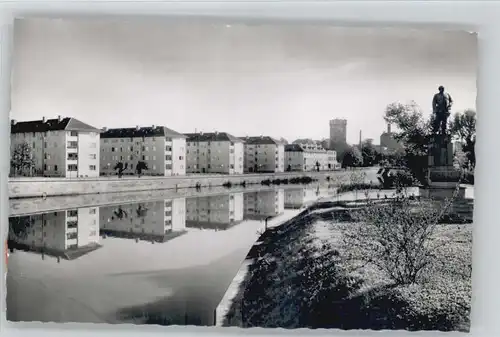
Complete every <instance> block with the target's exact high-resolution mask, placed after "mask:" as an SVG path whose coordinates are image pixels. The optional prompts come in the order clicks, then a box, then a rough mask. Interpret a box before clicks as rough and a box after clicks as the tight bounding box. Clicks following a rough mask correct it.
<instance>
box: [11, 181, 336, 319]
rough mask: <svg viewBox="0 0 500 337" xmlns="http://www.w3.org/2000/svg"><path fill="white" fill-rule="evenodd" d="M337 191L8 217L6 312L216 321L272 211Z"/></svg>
mask: <svg viewBox="0 0 500 337" xmlns="http://www.w3.org/2000/svg"><path fill="white" fill-rule="evenodd" d="M334 194H335V189H333V188H332V187H328V186H314V185H308V186H296V187H291V186H289V187H287V188H286V189H283V188H275V189H273V190H262V191H252V192H235V193H231V192H229V193H224V194H218V195H207V196H203V195H200V196H197V197H188V198H171V199H164V200H157V199H155V200H147V199H145V200H142V201H141V202H135V203H124V204H113V205H103V206H91V207H79V208H78V207H76V208H72V209H67V208H64V207H61V209H60V210H55V211H51V212H45V213H40V212H37V214H31V215H29V214H27V215H23V216H16V217H11V218H9V249H10V256H9V261H8V265H9V267H8V274H7V319H8V320H11V321H41V322H91V323H137V324H161V325H173V324H175V325H186V324H188V325H209V326H210V325H213V324H214V319H215V308H216V307H217V305H218V304H219V302H220V301H221V299H222V297H223V296H224V293H225V291H226V290H227V287H228V286H229V284H230V283H231V281H232V279H233V278H234V276H235V275H236V273H237V271H238V269H239V267H240V264H241V263H242V261H243V260H244V258H245V256H246V254H247V253H248V250H249V249H250V248H251V246H252V245H253V243H254V242H255V240H256V239H257V238H258V236H259V235H260V233H262V231H263V230H264V227H265V225H266V219H267V225H268V226H276V225H279V224H280V223H282V222H284V221H286V220H288V219H290V218H292V217H293V216H295V215H296V214H298V213H299V212H300V208H301V207H303V206H304V205H307V204H308V203H311V202H314V201H315V200H317V199H318V198H322V197H329V196H332V195H334Z"/></svg>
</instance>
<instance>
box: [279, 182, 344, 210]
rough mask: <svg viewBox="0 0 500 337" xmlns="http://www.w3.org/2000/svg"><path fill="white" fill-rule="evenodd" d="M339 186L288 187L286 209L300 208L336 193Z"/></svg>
mask: <svg viewBox="0 0 500 337" xmlns="http://www.w3.org/2000/svg"><path fill="white" fill-rule="evenodd" d="M336 191H337V188H336V187H333V186H331V185H328V186H315V187H309V186H308V187H304V188H296V189H295V188H294V189H287V190H286V191H285V209H298V208H301V207H304V206H307V205H308V204H310V203H313V202H315V201H316V200H318V199H319V198H325V197H329V196H333V195H335V194H336Z"/></svg>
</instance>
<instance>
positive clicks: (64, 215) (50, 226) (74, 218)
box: [9, 207, 101, 260]
mask: <svg viewBox="0 0 500 337" xmlns="http://www.w3.org/2000/svg"><path fill="white" fill-rule="evenodd" d="M9 227H10V228H9V241H10V244H9V247H12V248H15V249H19V250H25V251H32V252H38V253H42V252H43V253H44V254H46V255H49V256H55V257H60V258H63V259H67V260H72V259H75V258H78V257H80V256H82V255H85V254H87V253H89V252H91V251H93V250H96V249H98V248H100V247H101V246H100V245H99V208H98V207H82V208H79V209H72V210H66V211H57V212H50V213H44V214H37V215H29V216H22V217H12V218H10V219H9Z"/></svg>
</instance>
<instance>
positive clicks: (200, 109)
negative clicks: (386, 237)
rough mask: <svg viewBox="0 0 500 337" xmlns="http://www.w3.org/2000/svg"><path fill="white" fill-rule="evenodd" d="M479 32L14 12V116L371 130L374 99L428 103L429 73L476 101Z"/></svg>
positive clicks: (175, 125)
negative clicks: (336, 121)
mask: <svg viewBox="0 0 500 337" xmlns="http://www.w3.org/2000/svg"><path fill="white" fill-rule="evenodd" d="M476 44H477V40H476V36H475V35H474V34H469V33H467V32H445V31H438V30H418V31H417V30H406V29H401V28H397V29H396V28H393V29H381V28H373V29H369V28H341V27H328V26H302V25H283V24H281V25H255V24H253V25H243V24H237V25H234V24H232V25H230V26H228V25H226V24H224V23H221V24H217V25H215V24H210V23H206V22H203V23H202V22H193V21H190V22H187V21H186V22H179V21H176V22H173V21H165V20H164V21H159V20H156V21H155V20H151V19H150V20H148V21H144V20H129V21H125V20H122V21H111V20H109V19H107V20H104V19H101V20H99V21H98V20H86V21H84V20H75V19H71V20H61V19H52V20H49V19H29V20H20V21H18V22H17V23H16V26H15V40H14V47H15V50H14V52H15V54H14V55H15V56H14V67H13V90H12V117H13V118H15V119H17V120H31V119H40V118H41V117H42V116H46V117H48V118H54V117H55V116H57V115H63V116H72V117H76V118H78V119H80V120H82V121H84V122H86V123H89V124H92V125H94V126H96V127H103V126H106V127H108V128H109V127H127V126H135V125H143V126H146V125H152V124H155V125H165V126H168V127H170V128H172V129H174V130H176V131H179V132H193V131H194V130H195V129H197V130H198V131H205V132H210V131H215V130H217V131H225V132H229V133H231V134H234V135H236V136H245V135H261V134H263V135H270V136H274V137H285V138H286V139H288V140H289V141H293V140H295V139H297V138H314V139H320V138H326V137H328V136H329V127H328V122H329V120H330V119H333V118H336V117H340V118H347V120H348V124H347V128H348V133H347V135H348V141H349V142H352V143H357V141H358V138H359V130H360V129H361V130H362V131H363V138H374V139H375V143H377V144H378V143H379V136H380V133H381V132H382V131H384V130H385V128H386V126H385V124H384V121H383V119H382V116H383V112H384V108H385V107H386V106H387V104H389V103H392V102H394V101H401V102H406V101H409V100H415V101H416V102H417V103H418V104H420V105H421V107H422V108H423V109H424V110H425V111H426V112H428V113H430V112H431V107H430V105H431V100H432V95H433V94H434V93H435V92H436V91H437V87H438V86H439V85H444V86H445V88H446V90H447V91H448V92H449V93H450V94H451V95H452V97H453V98H454V100H455V109H457V110H462V109H466V108H475V100H476V67H477V45H476Z"/></svg>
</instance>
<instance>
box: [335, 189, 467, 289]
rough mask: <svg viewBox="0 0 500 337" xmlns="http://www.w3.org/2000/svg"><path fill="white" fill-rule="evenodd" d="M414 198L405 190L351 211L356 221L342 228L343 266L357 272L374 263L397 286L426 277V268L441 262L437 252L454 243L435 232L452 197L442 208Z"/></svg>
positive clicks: (429, 268)
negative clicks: (386, 200)
mask: <svg viewBox="0 0 500 337" xmlns="http://www.w3.org/2000/svg"><path fill="white" fill-rule="evenodd" d="M458 186H459V185H457V189H456V192H455V193H458ZM455 196H456V195H455ZM455 196H454V197H455ZM411 199H412V198H409V197H408V196H407V193H406V190H403V191H402V192H400V193H399V194H398V196H397V197H396V198H395V199H393V200H389V201H388V202H386V203H384V204H381V203H376V202H373V201H368V205H367V207H362V208H360V209H356V210H354V211H353V212H351V215H352V217H353V219H354V220H355V223H354V224H353V223H351V224H348V225H345V226H343V227H342V229H341V230H342V245H344V246H345V251H346V256H345V261H346V262H345V265H344V268H346V269H347V270H348V271H354V270H356V269H358V268H363V267H365V266H367V265H372V266H375V267H376V268H377V269H379V270H380V271H382V272H383V273H384V274H385V275H386V276H387V277H388V278H389V279H391V280H392V281H393V282H394V283H395V284H396V285H408V284H414V283H420V282H422V281H424V280H425V271H426V270H431V269H432V268H433V267H434V266H435V265H436V264H439V263H441V262H442V261H438V258H437V256H438V254H436V253H437V252H438V251H442V250H443V249H444V250H446V248H447V245H449V244H451V242H452V239H451V238H450V240H445V241H443V240H436V239H435V234H436V227H437V225H438V222H439V221H440V220H441V219H442V218H443V216H445V215H446V213H447V212H448V209H449V207H450V206H451V202H452V200H453V198H452V199H451V200H449V201H446V202H445V203H444V205H443V207H442V208H441V209H440V210H439V211H438V210H437V208H436V207H435V206H433V204H432V203H430V202H426V201H415V200H411Z"/></svg>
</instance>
